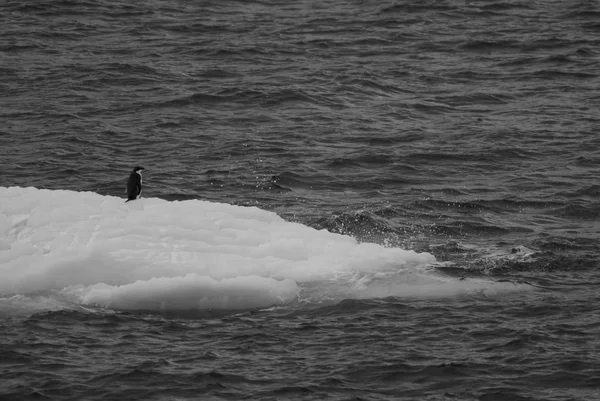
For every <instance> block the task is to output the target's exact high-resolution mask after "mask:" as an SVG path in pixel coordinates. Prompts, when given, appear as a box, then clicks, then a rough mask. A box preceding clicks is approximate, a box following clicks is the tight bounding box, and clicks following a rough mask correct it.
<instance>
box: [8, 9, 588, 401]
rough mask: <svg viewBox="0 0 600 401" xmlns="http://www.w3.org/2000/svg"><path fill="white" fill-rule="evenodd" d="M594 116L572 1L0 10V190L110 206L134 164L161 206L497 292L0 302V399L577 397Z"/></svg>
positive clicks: (20, 298) (582, 391) (582, 21)
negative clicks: (408, 256) (245, 219)
mask: <svg viewBox="0 0 600 401" xmlns="http://www.w3.org/2000/svg"><path fill="white" fill-rule="evenodd" d="M599 111H600V3H599V2H598V1H594V0H577V1H576V0H566V1H565V0H561V1H558V0H532V1H519V0H445V1H444V0H436V1H433V0H421V1H409V0H391V1H374V0H365V1H356V0H348V1H341V0H321V1H309V0H297V1H294V2H291V1H284V0H262V1H242V0H219V1H216V0H214V1H184V0H171V1H159V0H136V1H123V0H94V1H86V0H35V1H34V0H19V1H12V0H1V1H0V187H21V188H25V187H36V188H39V189H48V190H51V191H56V194H59V193H61V194H62V192H60V190H68V191H74V192H73V193H74V195H73V199H74V202H82V201H81V199H83V198H81V197H78V195H77V194H78V193H82V192H86V191H91V192H94V193H96V194H99V195H101V196H104V197H107V198H106V199H112V198H109V197H121V198H123V200H124V198H125V194H124V188H125V183H126V180H127V177H128V175H129V173H130V171H131V169H132V168H133V167H134V166H135V165H141V166H143V167H145V169H146V170H145V171H144V178H143V180H144V189H143V196H144V200H145V201H151V200H152V198H160V199H163V200H167V201H170V203H169V205H170V206H164V207H170V208H172V209H169V210H176V209H177V207H178V205H179V204H182V205H183V204H185V205H187V204H188V203H185V202H188V201H195V200H201V201H208V202H211V203H214V204H221V203H226V204H231V205H238V206H252V207H257V208H259V209H262V210H265V211H270V212H274V213H276V214H277V215H279V216H280V217H282V218H283V219H284V220H285V221H287V222H289V224H290V225H289V227H290V230H291V227H294V225H292V223H300V224H301V225H303V226H308V227H311V228H314V229H315V232H320V231H316V230H328V231H330V232H332V233H337V234H342V235H344V236H348V237H352V238H355V239H356V241H358V242H360V243H374V244H378V245H381V246H382V247H385V248H401V249H404V250H407V251H415V252H417V253H419V254H430V255H433V257H435V263H432V264H431V265H430V269H432V270H433V271H434V272H435V274H439V275H440V276H443V277H446V278H447V279H448V280H451V281H453V282H456V283H457V284H456V285H463V284H461V283H465V284H464V285H465V286H468V285H469V283H471V282H481V281H484V282H491V283H494V285H497V286H494V287H490V288H497V287H498V286H499V287H500V288H511V289H510V290H495V291H489V290H485V289H482V290H476V291H475V290H474V291H463V290H461V291H457V292H452V293H447V292H442V293H440V292H439V291H438V290H437V289H436V287H435V286H433V287H430V286H422V287H421V286H419V284H418V283H415V284H414V287H413V290H412V291H407V292H406V293H405V292H404V290H398V291H396V292H393V295H392V296H388V295H389V294H387V295H386V294H383V295H382V296H377V293H375V294H374V295H373V296H368V297H364V296H348V297H347V298H343V299H336V300H335V301H333V302H321V300H322V298H319V300H318V301H317V300H315V299H312V300H311V299H309V301H311V302H303V303H301V302H297V301H295V302H282V303H275V304H274V305H265V306H264V307H252V308H243V307H242V308H239V307H238V308H235V309H227V308H225V309H219V308H216V309H215V308H200V307H198V308H193V309H188V310H170V309H169V310H167V309H163V310H145V309H143V310H142V309H140V310H135V309H131V308H129V309H121V308H112V307H109V306H98V305H96V304H94V305H89V304H86V303H82V304H76V305H72V304H68V303H61V301H60V299H58V298H56V297H53V296H51V295H52V294H51V293H49V292H45V293H44V292H41V293H40V292H38V293H35V294H32V293H27V292H25V291H5V292H4V293H0V301H1V302H0V305H2V308H1V309H2V314H1V315H0V399H2V400H6V401H8V400H173V401H175V400H325V399H327V400H431V401H434V400H435V401H442V400H444V401H449V400H452V401H454V400H480V401H503V400H523V401H525V400H527V401H533V400H552V401H558V400H600V244H599V241H598V239H599V236H600V113H599ZM3 193H6V192H3ZM44 193H45V192H44ZM52 193H54V192H50V194H52ZM43 196H45V197H46V198H48V199H50V198H52V195H43ZM57 196H58V195H57ZM81 196H83V195H81ZM46 198H44V197H41V198H40V199H41V200H40V201H39V202H40V204H41V205H43V204H44V202H45V201H44V199H46ZM36 199H37V198H36ZM94 199H96V198H94ZM100 199H101V198H100ZM3 202H4V203H5V204H6V203H7V199H2V198H1V197H0V204H1V203H3ZM36 202H37V201H36ZM136 202H138V201H136ZM3 207H4V206H3V205H0V212H2V211H4V212H3V213H5V214H6V213H7V212H6V210H8V209H5V208H4V209H3ZM35 207H37V206H36V205H32V210H31V215H32V216H33V215H35V213H34V212H35V210H36V209H35ZM0 215H2V213H0ZM38 216H39V214H38ZM0 217H2V216H0ZM11 219H12V218H11V217H10V216H8V217H6V216H4V217H3V218H0V224H4V225H5V226H4V227H0V236H2V237H1V238H0V240H3V241H4V242H2V241H0V270H1V271H2V272H3V275H2V276H0V280H7V279H8V278H9V274H11V273H10V272H8V270H6V269H4V270H2V269H3V267H2V264H6V263H8V262H7V260H6V258H5V257H3V256H2V254H3V252H8V251H9V248H10V247H11V243H10V238H9V236H10V235H11V233H12V232H14V230H13V229H14V226H13V224H16V223H15V220H14V219H13V220H11ZM140 224H141V225H142V226H143V223H140ZM6 238H9V239H6ZM6 241H8V242H6ZM3 244H4V245H3ZM7 244H8V245H7ZM382 249H383V248H382ZM13 250H14V249H13ZM281 252H284V253H285V252H286V250H285V249H283V250H282V251H281ZM6 254H8V253H6ZM23 263H26V262H25V261H23ZM11 266H12V265H11ZM25 267H26V266H25V265H23V268H25ZM363 267H364V268H368V267H369V266H363ZM324 268H326V267H324ZM472 280H475V281H472ZM313 284H314V283H313ZM298 285H299V288H301V289H302V291H304V292H302V294H307V293H308V294H310V289H308V287H310V285H309V284H301V283H299V284H298ZM333 285H336V283H335V282H333ZM410 285H411V283H410V282H408V283H407V282H403V286H404V287H403V288H408V287H410ZM503 286H504V287H503ZM506 286H509V287H506ZM0 287H1V285H0ZM328 288H331V287H328ZM334 290H335V289H334ZM307 291H308V292H307ZM35 297H43V299H45V300H46V301H44V302H48V304H45V303H42V304H40V303H39V302H38V303H36V302H33V301H32V300H35ZM309 298H310V296H309ZM49 300H51V301H49ZM32 304H35V307H33V306H31V305H32Z"/></svg>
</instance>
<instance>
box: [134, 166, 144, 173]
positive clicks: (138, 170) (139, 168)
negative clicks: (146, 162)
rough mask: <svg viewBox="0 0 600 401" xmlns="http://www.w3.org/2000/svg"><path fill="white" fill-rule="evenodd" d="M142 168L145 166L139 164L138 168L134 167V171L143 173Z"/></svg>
mask: <svg viewBox="0 0 600 401" xmlns="http://www.w3.org/2000/svg"><path fill="white" fill-rule="evenodd" d="M142 170H144V168H143V167H140V166H137V167H136V168H134V169H133V172H134V173H141V172H142Z"/></svg>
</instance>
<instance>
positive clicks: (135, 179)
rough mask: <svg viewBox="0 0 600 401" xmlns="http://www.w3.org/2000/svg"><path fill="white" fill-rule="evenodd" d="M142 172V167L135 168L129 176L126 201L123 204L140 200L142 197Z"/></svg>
mask: <svg viewBox="0 0 600 401" xmlns="http://www.w3.org/2000/svg"><path fill="white" fill-rule="evenodd" d="M142 170H144V168H143V167H139V166H137V167H135V168H134V169H133V171H132V172H131V174H130V175H129V179H128V180H127V200H126V201H125V203H127V202H129V201H130V200H136V199H138V198H141V196H142Z"/></svg>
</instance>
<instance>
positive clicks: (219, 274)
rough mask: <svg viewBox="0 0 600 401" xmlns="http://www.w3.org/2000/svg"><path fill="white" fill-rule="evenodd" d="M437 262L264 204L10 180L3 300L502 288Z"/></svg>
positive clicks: (1, 194)
mask: <svg viewBox="0 0 600 401" xmlns="http://www.w3.org/2000/svg"><path fill="white" fill-rule="evenodd" d="M434 262H435V258H434V257H433V256H432V255H430V254H428V253H416V252H414V251H407V250H403V249H398V248H386V247H383V246H380V245H376V244H368V243H358V242H357V241H356V240H355V239H353V238H351V237H348V236H344V235H339V234H334V233H330V232H328V231H326V230H316V229H313V228H310V227H307V226H304V225H302V224H298V223H291V222H286V221H285V220H283V219H282V218H280V217H279V216H278V215H277V214H275V213H272V212H269V211H265V210H261V209H259V208H256V207H241V206H234V205H229V204H225V203H213V202H206V201H200V200H188V201H181V202H168V201H165V200H162V199H156V198H144V199H140V200H136V201H133V202H128V203H125V202H124V200H123V199H121V198H117V197H111V196H102V195H98V194H96V193H92V192H73V191H63V190H42V189H36V188H21V187H10V188H5V187H0V277H1V279H0V308H2V306H1V305H3V304H4V305H5V307H6V305H13V306H14V304H15V302H16V301H18V299H20V298H18V297H23V296H24V297H29V298H27V299H33V298H31V296H30V295H31V294H48V293H52V294H57V295H58V296H59V297H60V298H63V299H66V300H69V302H75V303H77V304H81V305H96V306H101V307H107V308H115V309H125V310H165V309H190V308H192V309H193V308H200V309H209V308H223V309H238V308H253V307H268V306H272V305H278V304H286V303H289V302H293V301H295V300H298V299H299V298H301V297H306V296H308V297H310V296H311V294H318V295H315V296H318V297H320V298H323V297H327V298H330V299H332V300H334V301H335V300H342V299H345V298H357V299H360V298H369V297H385V296H411V297H429V296H432V295H435V296H450V295H454V294H457V293H462V292H465V291H470V290H471V289H472V288H473V287H477V290H479V289H482V288H488V289H490V288H496V289H498V288H499V287H498V284H495V283H494V282H491V281H485V280H480V282H475V281H468V283H467V282H466V281H464V280H463V281H461V280H458V279H454V278H448V277H441V276H439V275H438V274H436V273H435V271H434V269H432V268H431V267H430V265H431V264H432V263H434ZM506 285H507V284H503V286H506ZM306 288H310V289H312V290H305V289H306ZM315 289H318V291H314V290H315ZM15 297H16V298H15ZM2 299H4V300H8V299H10V300H11V302H2V301H1V300H2ZM50 303H51V302H50ZM50 309H52V308H50Z"/></svg>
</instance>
